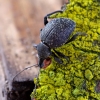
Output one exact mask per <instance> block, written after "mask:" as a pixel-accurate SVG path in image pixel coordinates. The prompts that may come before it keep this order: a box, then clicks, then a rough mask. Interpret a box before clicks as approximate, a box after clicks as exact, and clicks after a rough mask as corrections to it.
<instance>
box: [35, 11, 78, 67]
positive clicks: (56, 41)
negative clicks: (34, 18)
mask: <svg viewBox="0 0 100 100" xmlns="http://www.w3.org/2000/svg"><path fill="white" fill-rule="evenodd" d="M58 12H60V13H62V11H55V12H53V13H50V14H47V16H45V17H44V25H45V27H44V28H43V29H41V31H40V38H41V42H40V43H39V44H38V45H36V46H35V47H36V49H37V52H38V57H39V62H38V64H39V67H40V68H42V67H43V61H44V60H45V59H46V58H48V57H50V56H53V57H54V59H55V61H56V62H58V63H60V64H62V63H63V61H62V60H61V59H60V58H59V57H63V58H65V59H66V60H67V61H68V57H67V56H65V55H64V54H62V53H61V52H58V51H56V50H55V49H56V48H57V47H60V46H62V45H64V44H67V43H69V42H71V41H73V40H75V39H76V37H77V36H78V33H76V34H75V35H73V36H72V37H71V38H70V36H71V34H72V32H73V31H74V29H75V22H74V21H73V20H71V19H69V18H55V19H52V20H51V21H49V22H48V20H47V18H48V17H49V16H50V15H52V14H54V13H58ZM51 49H52V50H53V51H54V52H53V51H52V50H51Z"/></svg>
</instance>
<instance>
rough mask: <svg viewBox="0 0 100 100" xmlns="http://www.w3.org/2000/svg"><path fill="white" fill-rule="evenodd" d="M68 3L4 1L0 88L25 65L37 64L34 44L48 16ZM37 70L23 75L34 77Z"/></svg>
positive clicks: (57, 0) (54, 0) (0, 22)
mask: <svg viewBox="0 0 100 100" xmlns="http://www.w3.org/2000/svg"><path fill="white" fill-rule="evenodd" d="M65 2H67V0H0V79H1V82H0V89H1V87H2V86H3V85H4V82H5V80H8V81H10V80H12V78H13V77H14V76H15V75H16V73H18V72H19V71H21V70H22V69H23V68H25V67H27V66H30V65H33V64H37V61H38V58H37V54H36V50H35V49H34V48H33V47H32V45H33V44H38V43H39V42H40V36H39V35H40V29H41V28H43V27H44V22H43V19H44V16H45V15H46V14H48V13H51V12H53V11H56V10H60V9H61V6H62V5H63V4H64V3H65ZM37 70H38V68H33V70H31V71H29V72H28V73H26V74H24V75H23V77H24V78H29V77H30V78H31V79H33V77H35V75H36V74H37ZM0 91H1V90H0ZM0 97H2V93H0ZM0 100H3V99H0Z"/></svg>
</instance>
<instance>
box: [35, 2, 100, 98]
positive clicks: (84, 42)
mask: <svg viewBox="0 0 100 100" xmlns="http://www.w3.org/2000/svg"><path fill="white" fill-rule="evenodd" d="M57 17H65V18H70V19H72V20H74V21H75V23H76V28H75V30H74V32H73V33H72V34H76V33H77V32H80V34H81V33H85V35H79V36H78V37H77V38H76V39H75V40H74V41H72V42H70V43H68V44H65V45H63V46H61V47H59V48H57V49H56V50H58V51H59V52H62V53H63V54H64V55H66V56H67V57H68V58H69V61H66V60H65V59H63V61H64V64H62V65H61V64H58V63H57V62H55V60H54V59H53V57H52V63H51V64H50V65H49V66H48V67H47V68H46V69H41V72H40V75H39V79H38V88H37V89H36V94H35V98H36V100H100V86H99V85H98V84H100V81H99V80H100V1H99V0H70V4H67V5H66V10H65V11H64V12H63V13H58V14H54V15H52V16H51V18H57ZM98 82H99V83H98Z"/></svg>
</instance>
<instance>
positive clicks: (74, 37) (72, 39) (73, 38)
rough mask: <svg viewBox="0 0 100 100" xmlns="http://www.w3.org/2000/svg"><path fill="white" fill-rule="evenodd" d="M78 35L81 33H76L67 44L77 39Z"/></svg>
mask: <svg viewBox="0 0 100 100" xmlns="http://www.w3.org/2000/svg"><path fill="white" fill-rule="evenodd" d="M77 36H79V33H76V34H74V35H73V36H72V37H71V39H69V40H68V41H67V42H66V43H65V44H67V43H69V42H72V41H74V40H75V39H76V37H77Z"/></svg>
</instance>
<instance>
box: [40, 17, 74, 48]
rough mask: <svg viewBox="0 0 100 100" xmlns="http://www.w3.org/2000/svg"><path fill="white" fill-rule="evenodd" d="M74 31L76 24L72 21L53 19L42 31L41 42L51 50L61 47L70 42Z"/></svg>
mask: <svg viewBox="0 0 100 100" xmlns="http://www.w3.org/2000/svg"><path fill="white" fill-rule="evenodd" d="M74 29H75V22H74V21H72V20H71V19H68V18H56V19H53V20H51V21H50V22H49V23H48V24H46V26H45V27H44V28H43V29H42V31H41V34H40V37H41V41H42V42H43V43H46V44H47V45H48V46H49V47H50V48H56V47H60V46H61V45H63V44H65V43H66V42H67V41H68V39H69V37H70V35H71V33H72V32H73V30H74Z"/></svg>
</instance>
